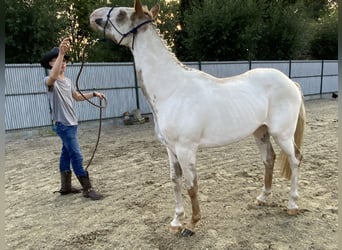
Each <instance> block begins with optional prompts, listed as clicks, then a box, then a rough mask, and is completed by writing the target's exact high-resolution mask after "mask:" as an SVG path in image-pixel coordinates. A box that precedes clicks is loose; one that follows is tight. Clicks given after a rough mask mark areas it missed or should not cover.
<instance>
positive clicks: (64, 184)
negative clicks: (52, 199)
mask: <svg viewBox="0 0 342 250" xmlns="http://www.w3.org/2000/svg"><path fill="white" fill-rule="evenodd" d="M58 192H59V193H60V194H61V195H66V194H76V193H81V190H80V189H77V188H74V187H73V186H71V171H64V172H61V189H60V190H59V191H58Z"/></svg>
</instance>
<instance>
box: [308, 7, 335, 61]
mask: <svg viewBox="0 0 342 250" xmlns="http://www.w3.org/2000/svg"><path fill="white" fill-rule="evenodd" d="M326 8H328V9H329V8H330V10H326V11H325V12H324V14H323V16H322V17H321V18H320V19H318V22H317V25H315V32H314V35H313V37H312V39H311V41H310V54H311V57H312V58H313V59H330V60H336V59H337V57H338V13H337V6H330V7H329V6H327V7H326Z"/></svg>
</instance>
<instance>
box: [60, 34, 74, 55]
mask: <svg viewBox="0 0 342 250" xmlns="http://www.w3.org/2000/svg"><path fill="white" fill-rule="evenodd" d="M70 40H71V39H70V37H66V38H64V39H63V41H62V42H61V43H60V45H59V50H60V52H61V53H62V55H65V54H66V53H68V51H69V50H70V48H71V45H70Z"/></svg>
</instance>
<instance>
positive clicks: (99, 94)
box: [93, 92, 106, 100]
mask: <svg viewBox="0 0 342 250" xmlns="http://www.w3.org/2000/svg"><path fill="white" fill-rule="evenodd" d="M93 96H94V97H95V96H97V97H98V98H100V99H101V100H102V99H104V98H106V96H105V95H104V94H103V93H100V92H94V93H93Z"/></svg>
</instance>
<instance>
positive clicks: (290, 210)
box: [287, 208, 299, 215]
mask: <svg viewBox="0 0 342 250" xmlns="http://www.w3.org/2000/svg"><path fill="white" fill-rule="evenodd" d="M298 213H299V211H298V209H296V208H294V209H287V214H288V215H297V214H298Z"/></svg>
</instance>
